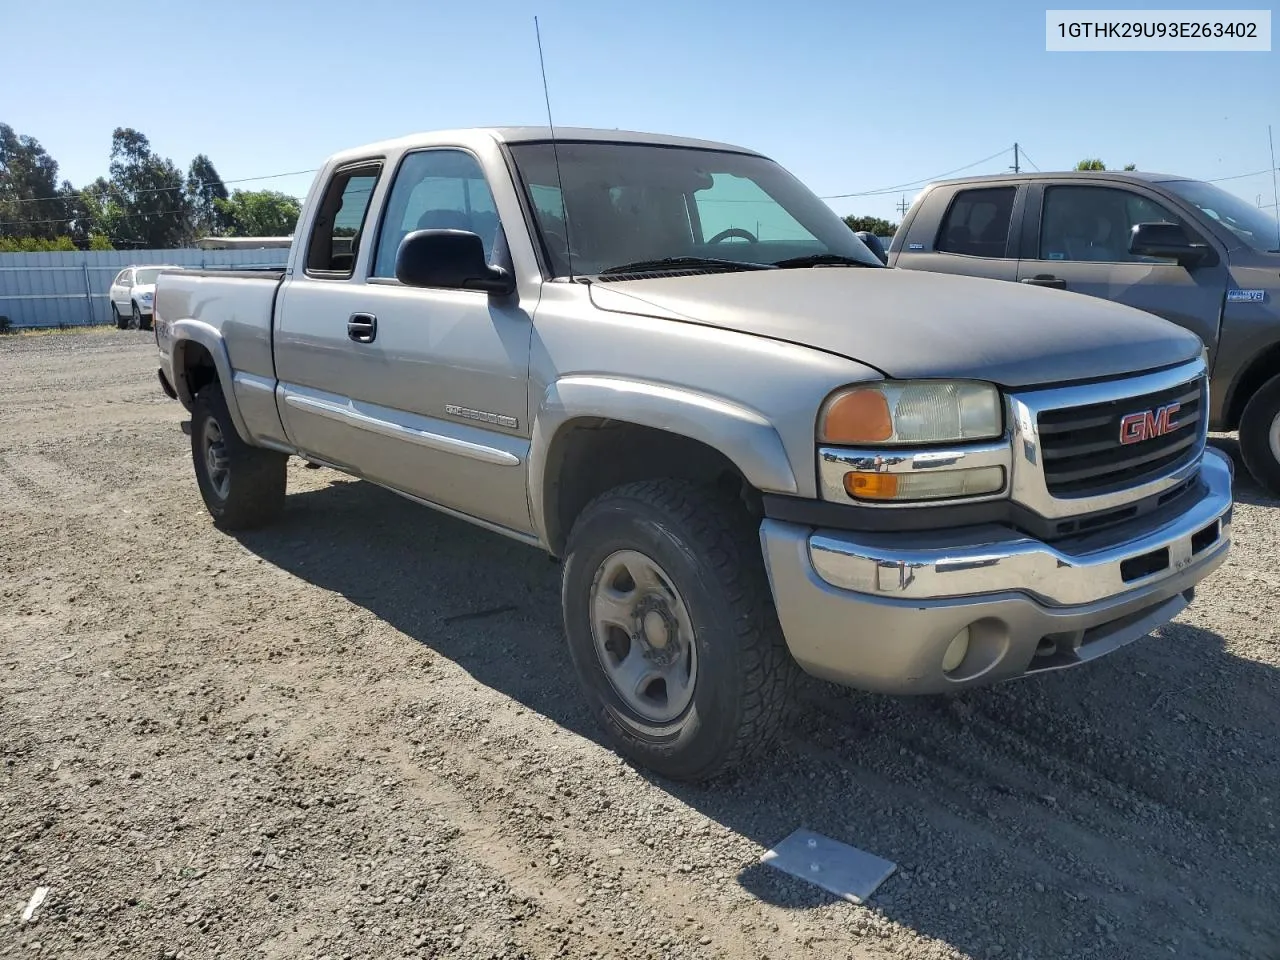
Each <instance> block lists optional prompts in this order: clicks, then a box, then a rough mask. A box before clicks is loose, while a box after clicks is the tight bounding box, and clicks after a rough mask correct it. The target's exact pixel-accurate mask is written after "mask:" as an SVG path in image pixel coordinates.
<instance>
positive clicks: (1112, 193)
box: [1018, 178, 1227, 351]
mask: <svg viewBox="0 0 1280 960" xmlns="http://www.w3.org/2000/svg"><path fill="white" fill-rule="evenodd" d="M1158 221H1164V222H1169V223H1178V224H1181V225H1182V227H1183V229H1184V230H1185V231H1186V232H1187V233H1188V234H1189V235H1190V236H1191V237H1192V238H1193V239H1195V240H1198V241H1202V242H1204V243H1207V244H1209V247H1210V249H1211V251H1212V254H1211V256H1210V257H1209V258H1208V259H1207V260H1205V261H1204V262H1202V263H1201V264H1199V265H1196V266H1190V267H1184V266H1181V265H1179V264H1178V263H1176V262H1175V261H1172V260H1160V259H1156V258H1154V257H1140V256H1135V255H1133V254H1131V253H1129V236H1130V230H1131V229H1132V227H1133V225H1134V224H1137V223H1151V222H1158ZM1018 279H1019V280H1020V281H1021V282H1023V283H1033V284H1038V285H1042V286H1052V287H1056V288H1058V289H1062V290H1070V291H1073V292H1075V293H1083V294H1087V295H1089V296H1094V297H1101V298H1102V299H1104V300H1114V301H1116V302H1117V303H1123V304H1126V305H1128V306H1131V307H1137V308H1138V309H1140V310H1146V311H1149V312H1150V313H1154V314H1157V315H1158V316H1161V317H1164V318H1165V319H1166V320H1171V321H1173V322H1174V323H1176V324H1178V325H1180V326H1183V327H1186V328H1187V329H1188V330H1191V331H1192V332H1194V333H1196V334H1198V335H1199V336H1200V339H1202V340H1203V341H1204V342H1205V344H1206V345H1208V346H1209V348H1210V350H1211V351H1212V350H1213V348H1214V346H1215V344H1216V342H1217V337H1218V323H1219V320H1220V318H1221V316H1222V305H1223V300H1224V298H1225V296H1226V289H1227V267H1226V256H1225V251H1224V250H1222V249H1221V247H1220V244H1219V243H1218V241H1217V240H1216V239H1215V238H1213V237H1209V236H1206V235H1205V234H1204V233H1203V231H1201V230H1199V229H1198V228H1197V226H1196V225H1195V224H1194V223H1192V222H1191V221H1189V220H1188V219H1187V218H1185V217H1182V216H1179V215H1178V214H1177V213H1176V212H1175V211H1174V210H1172V209H1171V208H1170V207H1169V205H1168V204H1167V203H1165V202H1163V201H1162V199H1161V198H1160V197H1159V196H1158V195H1157V194H1155V193H1154V192H1153V191H1149V190H1146V189H1144V188H1142V187H1141V186H1138V185H1131V184H1127V183H1124V184H1122V183H1119V182H1116V181H1113V182H1111V183H1107V184H1106V185H1095V184H1094V183H1082V182H1080V181H1075V182H1073V181H1071V180H1070V179H1067V178H1064V179H1063V180H1061V181H1056V182H1055V181H1050V182H1047V183H1036V184H1035V185H1034V186H1033V188H1032V190H1031V194H1030V195H1029V197H1028V216H1027V232H1026V242H1025V248H1024V250H1023V258H1022V260H1021V262H1020V263H1019V266H1018Z"/></svg>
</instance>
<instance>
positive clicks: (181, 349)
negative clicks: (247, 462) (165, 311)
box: [169, 320, 253, 443]
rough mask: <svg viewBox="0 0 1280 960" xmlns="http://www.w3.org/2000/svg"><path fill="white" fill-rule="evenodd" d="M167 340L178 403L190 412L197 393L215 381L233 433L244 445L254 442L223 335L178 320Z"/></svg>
mask: <svg viewBox="0 0 1280 960" xmlns="http://www.w3.org/2000/svg"><path fill="white" fill-rule="evenodd" d="M169 337H170V338H171V342H172V346H171V347H170V358H171V367H170V369H172V371H173V389H174V392H175V393H177V395H178V400H179V401H181V403H182V405H183V406H184V407H186V408H187V409H188V410H190V409H191V403H192V400H193V399H194V398H195V395H196V392H197V391H198V390H199V389H200V388H201V387H203V386H205V385H206V384H208V383H210V382H212V381H214V380H216V381H217V382H218V383H219V384H220V385H221V387H222V396H223V399H225V400H226V403H227V412H228V413H229V414H230V415H231V422H232V423H233V424H234V425H235V428H236V432H237V433H238V434H239V435H240V439H241V440H243V441H244V442H245V443H251V442H252V439H253V438H252V436H251V435H250V433H249V430H248V428H247V427H246V425H245V421H244V416H243V414H242V413H241V412H240V405H239V403H238V402H237V400H236V394H235V389H234V387H235V374H234V372H233V369H232V366H231V355H230V353H229V352H228V350H227V342H226V340H224V339H223V338H222V334H221V333H219V332H218V330H217V329H216V328H215V327H213V326H211V325H210V324H207V323H203V322H201V321H199V320H177V321H175V322H174V323H172V324H170V326H169Z"/></svg>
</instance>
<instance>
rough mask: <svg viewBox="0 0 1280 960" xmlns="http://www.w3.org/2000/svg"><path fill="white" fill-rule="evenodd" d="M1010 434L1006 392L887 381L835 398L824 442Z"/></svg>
mask: <svg viewBox="0 0 1280 960" xmlns="http://www.w3.org/2000/svg"><path fill="white" fill-rule="evenodd" d="M1003 432H1004V417H1003V416H1002V413H1001V407H1000V391H999V390H997V389H996V388H995V385H994V384H990V383H980V382H976V381H967V380H966V381H947V380H884V381H880V382H878V383H868V384H860V385H858V386H855V387H849V388H847V389H844V390H841V391H839V392H837V393H834V394H832V395H831V396H830V397H829V398H827V402H826V403H824V404H823V406H822V412H821V414H820V415H819V417H818V438H819V439H820V440H821V441H823V442H825V443H838V444H850V445H859V446H863V445H867V444H875V445H881V444H884V445H893V444H897V445H906V444H926V443H958V442H960V441H965V440H989V439H991V438H993V437H998V436H1000V435H1001V434H1002V433H1003Z"/></svg>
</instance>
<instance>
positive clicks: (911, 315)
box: [591, 267, 1201, 387]
mask: <svg viewBox="0 0 1280 960" xmlns="http://www.w3.org/2000/svg"><path fill="white" fill-rule="evenodd" d="M591 300H592V303H593V304H594V305H595V306H596V307H597V308H599V309H601V310H606V311H609V312H613V313H630V314H639V315H644V316H657V317H666V318H668V319H673V320H682V321H685V322H693V323H700V324H704V325H707V326H713V327H720V328H722V329H725V330H737V331H740V332H742V333H748V334H754V335H756V336H762V337H771V338H773V339H775V340H785V341H788V342H790V343H798V344H802V345H804V346H810V347H816V348H817V349H820V350H825V351H827V352H829V353H834V354H839V355H840V356H844V357H847V358H849V359H850V360H855V361H858V362H860V363H864V364H867V365H869V366H872V367H875V368H876V369H878V370H880V371H881V372H883V373H884V374H886V375H887V376H889V377H893V378H895V379H909V378H912V377H954V378H957V379H960V378H964V379H969V378H971V379H976V380H987V381H991V382H994V383H998V384H1000V385H1002V386H1005V387H1028V386H1034V385H1039V384H1049V383H1055V384H1056V383H1065V382H1068V381H1072V380H1085V379H1095V378H1101V377H1113V376H1123V375H1125V374H1130V373H1138V372H1141V371H1146V370H1151V369H1154V368H1157V367H1164V366H1171V365H1173V364H1176V363H1181V362H1183V361H1186V360H1192V359H1194V358H1196V357H1197V356H1199V354H1200V349H1201V342H1200V338H1199V337H1197V336H1196V335H1195V334H1193V333H1190V332H1189V331H1187V330H1184V329H1182V328H1181V327H1178V326H1176V325H1174V324H1172V323H1169V322H1168V321H1166V320H1162V319H1160V318H1159V317H1156V316H1154V315H1152V314H1149V313H1145V312H1143V311H1141V310H1134V309H1132V308H1131V307H1125V306H1121V305H1119V304H1116V303H1110V302H1108V301H1106V300H1100V299H1098V298H1096V297H1089V296H1084V295H1083V294H1074V293H1068V292H1066V291H1063V290H1051V289H1045V288H1039V287H1030V286H1024V285H1021V284H1017V283H1011V282H1007V281H1003V280H985V279H978V278H974V277H957V276H952V275H949V274H941V273H923V272H920V271H916V270H894V269H869V268H859V267H848V268H846V267H835V268H817V269H799V270H760V271H756V272H750V273H720V274H709V275H700V276H686V277H656V278H649V279H641V280H623V281H616V282H608V283H601V282H596V283H593V284H592V285H591Z"/></svg>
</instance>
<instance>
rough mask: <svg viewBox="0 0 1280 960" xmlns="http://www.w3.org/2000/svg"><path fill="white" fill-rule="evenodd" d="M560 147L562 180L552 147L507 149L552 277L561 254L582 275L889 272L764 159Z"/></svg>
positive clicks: (562, 269)
mask: <svg viewBox="0 0 1280 960" xmlns="http://www.w3.org/2000/svg"><path fill="white" fill-rule="evenodd" d="M556 150H557V151H558V153H559V158H560V171H559V177H557V174H556V162H555V154H554V153H553V151H552V147H551V144H550V143H526V144H514V145H513V146H512V147H511V154H512V156H513V157H514V159H515V162H516V166H517V167H518V168H519V172H520V177H521V180H522V181H523V184H524V187H525V189H526V190H527V191H528V196H529V200H530V204H531V206H532V207H533V209H534V212H535V217H536V220H537V226H538V230H539V232H540V233H541V235H542V240H543V242H544V244H545V246H546V249H547V252H548V255H549V256H550V258H551V266H552V270H553V272H554V274H555V275H556V276H568V275H569V274H570V262H569V256H567V255H566V252H568V253H569V254H571V256H572V272H573V273H574V274H579V275H582V274H587V275H595V274H600V273H602V272H604V271H608V270H610V269H613V270H614V272H619V271H617V270H616V268H618V267H625V266H626V265H628V264H637V265H640V264H644V265H645V269H646V270H649V269H656V270H661V269H663V268H664V267H665V268H666V269H683V270H688V269H690V268H693V269H696V268H697V266H698V264H697V262H696V261H698V260H702V259H706V260H707V261H719V262H720V263H719V264H718V265H717V264H715V263H711V262H708V264H707V266H708V267H711V268H719V269H724V268H726V267H727V268H733V266H734V264H736V263H741V264H744V265H757V266H758V265H760V264H770V265H771V264H776V263H779V262H781V261H787V260H793V259H796V258H806V259H807V258H811V257H826V258H828V259H829V260H845V261H848V260H852V261H855V262H856V263H858V264H860V265H862V264H865V265H866V266H872V267H880V266H882V264H881V263H880V261H879V260H878V259H877V258H876V256H875V255H874V254H872V253H871V251H870V250H868V249H867V248H866V246H865V245H864V244H863V243H862V241H861V240H859V239H858V238H857V237H855V236H854V235H853V231H852V230H850V229H849V227H848V226H847V225H846V224H845V223H844V221H843V220H841V219H840V218H839V217H838V216H836V214H835V212H834V211H832V210H831V208H830V207H828V206H827V205H826V204H825V203H823V202H822V201H821V200H819V199H818V198H817V197H816V196H814V195H813V194H812V193H811V192H810V191H809V190H808V189H806V188H805V187H804V186H803V185H801V184H800V182H799V181H798V180H796V179H795V178H794V177H793V176H791V174H789V173H787V172H786V171H785V170H783V169H782V168H781V167H780V166H778V165H777V164H776V163H773V162H772V161H770V160H766V159H764V158H763V157H756V156H748V155H743V154H738V153H729V152H724V151H717V150H701V149H695V148H688V147H665V146H651V145H647V144H638V143H584V142H581V141H576V142H575V141H559V142H558V143H557V144H556ZM560 183H563V184H564V197H563V199H562V197H561V192H560V186H559V184H560ZM565 212H567V213H568V219H569V224H568V231H566V230H565V223H564V215H565ZM566 234H567V235H566ZM570 245H571V246H570ZM676 258H680V259H681V261H682V262H680V263H672V264H665V265H664V264H654V263H653V261H663V260H667V259H676ZM689 258H693V262H691V260H690V259H689ZM725 261H728V263H726V262H725ZM784 265H788V264H784ZM799 265H800V264H796V266H799ZM806 265H812V264H806ZM637 269H640V268H639V267H637Z"/></svg>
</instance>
